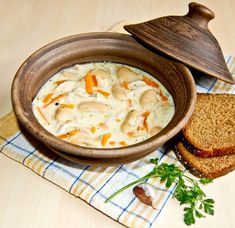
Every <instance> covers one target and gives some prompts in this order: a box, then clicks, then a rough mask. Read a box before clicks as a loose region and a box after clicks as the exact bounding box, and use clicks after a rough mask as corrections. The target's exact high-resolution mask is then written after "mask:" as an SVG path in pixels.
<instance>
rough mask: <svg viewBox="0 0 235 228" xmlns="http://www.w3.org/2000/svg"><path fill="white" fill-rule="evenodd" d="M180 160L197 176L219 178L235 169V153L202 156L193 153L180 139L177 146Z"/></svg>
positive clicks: (176, 149) (176, 151)
mask: <svg viewBox="0 0 235 228" xmlns="http://www.w3.org/2000/svg"><path fill="white" fill-rule="evenodd" d="M175 154H176V156H177V157H178V159H179V160H180V162H181V163H182V164H183V165H184V166H185V167H186V168H187V169H188V170H189V171H190V172H191V173H192V174H193V175H195V176H198V177H200V178H201V177H208V178H212V179H214V178H217V177H220V176H223V175H225V174H227V173H228V172H231V171H232V170H234V169H235V154H229V155H223V156H220V157H211V158H200V157H197V156H195V155H193V154H191V153H190V152H189V151H188V150H187V149H186V148H185V146H184V144H183V143H182V142H181V141H180V142H178V143H177V144H176V146H175Z"/></svg>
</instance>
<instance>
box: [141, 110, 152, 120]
mask: <svg viewBox="0 0 235 228" xmlns="http://www.w3.org/2000/svg"><path fill="white" fill-rule="evenodd" d="M149 115H150V112H149V111H146V112H144V113H143V114H142V115H141V116H143V117H145V118H146V117H148V116H149Z"/></svg>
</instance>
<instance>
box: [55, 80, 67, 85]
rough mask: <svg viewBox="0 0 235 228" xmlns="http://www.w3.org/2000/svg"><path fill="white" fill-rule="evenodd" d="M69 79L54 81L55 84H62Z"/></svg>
mask: <svg viewBox="0 0 235 228" xmlns="http://www.w3.org/2000/svg"><path fill="white" fill-rule="evenodd" d="M66 81H67V80H59V81H56V82H54V83H53V84H54V85H57V86H58V85H60V84H62V83H64V82H66Z"/></svg>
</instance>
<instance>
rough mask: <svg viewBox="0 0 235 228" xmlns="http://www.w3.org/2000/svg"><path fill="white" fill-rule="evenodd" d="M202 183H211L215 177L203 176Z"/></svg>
mask: <svg viewBox="0 0 235 228" xmlns="http://www.w3.org/2000/svg"><path fill="white" fill-rule="evenodd" d="M199 181H200V183H202V184H209V183H211V182H213V179H210V178H205V177H204V178H201V179H200V180H199Z"/></svg>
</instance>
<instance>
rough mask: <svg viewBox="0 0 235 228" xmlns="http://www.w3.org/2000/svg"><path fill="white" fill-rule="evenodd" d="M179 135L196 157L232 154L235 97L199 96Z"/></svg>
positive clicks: (226, 95) (233, 149)
mask: <svg viewBox="0 0 235 228" xmlns="http://www.w3.org/2000/svg"><path fill="white" fill-rule="evenodd" d="M182 133H183V136H184V138H185V139H187V141H188V143H189V144H191V148H192V150H190V152H192V153H193V154H194V155H195V156H198V157H204V158H206V157H215V156H222V155H226V154H235V94H198V96H197V103H196V107H195V111H194V113H193V115H192V117H191V118H190V120H189V122H188V123H187V124H186V126H185V127H184V128H183V130H182Z"/></svg>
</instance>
